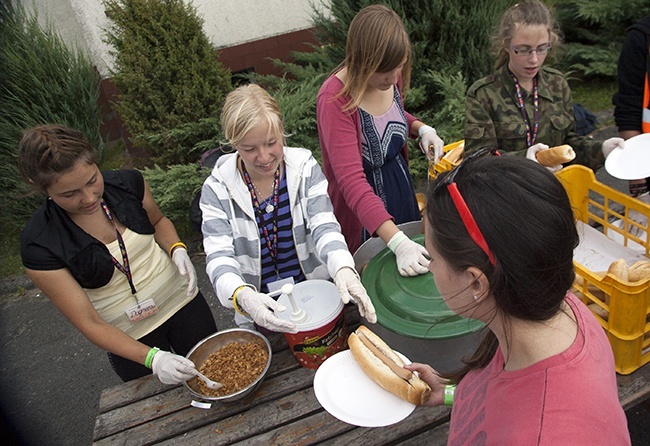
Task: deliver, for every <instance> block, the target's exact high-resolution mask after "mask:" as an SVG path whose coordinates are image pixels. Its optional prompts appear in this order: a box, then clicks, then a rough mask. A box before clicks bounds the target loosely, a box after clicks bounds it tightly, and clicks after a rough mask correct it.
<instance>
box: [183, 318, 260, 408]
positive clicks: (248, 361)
mask: <svg viewBox="0 0 650 446" xmlns="http://www.w3.org/2000/svg"><path fill="white" fill-rule="evenodd" d="M187 358H188V359H190V360H191V361H192V362H194V365H195V366H196V368H197V369H198V370H199V371H200V372H201V373H203V374H204V375H205V376H207V377H208V378H210V379H212V380H214V381H218V382H220V383H221V384H222V385H223V387H222V388H221V389H218V390H212V389H208V388H207V386H206V385H205V383H204V382H203V381H202V380H200V379H198V378H196V377H195V378H192V379H190V380H188V381H186V382H184V383H183V384H184V385H185V387H186V388H187V390H189V391H190V393H191V394H192V395H193V396H194V397H195V398H199V399H202V400H206V401H223V402H227V401H236V400H239V399H241V398H244V397H245V396H248V395H249V394H251V393H252V392H254V391H255V389H257V388H258V387H259V385H260V384H261V383H262V381H263V380H264V377H265V376H266V372H267V371H268V370H269V366H270V365H271V344H270V343H269V340H268V339H267V338H266V337H265V336H264V335H263V334H261V333H258V332H256V331H253V330H248V329H245V328H232V329H229V330H223V331H219V332H217V333H215V334H213V335H210V336H208V337H207V338H205V339H203V340H202V341H200V342H199V343H198V344H196V345H195V346H194V347H193V348H192V350H190V352H189V353H188V354H187Z"/></svg>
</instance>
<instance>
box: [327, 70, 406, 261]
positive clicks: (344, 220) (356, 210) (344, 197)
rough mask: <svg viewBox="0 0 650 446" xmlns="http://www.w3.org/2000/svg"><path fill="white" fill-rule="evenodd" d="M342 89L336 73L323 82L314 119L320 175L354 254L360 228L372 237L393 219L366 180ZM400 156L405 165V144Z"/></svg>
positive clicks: (357, 127)
mask: <svg viewBox="0 0 650 446" xmlns="http://www.w3.org/2000/svg"><path fill="white" fill-rule="evenodd" d="M398 88H399V85H398ZM342 89H343V82H341V80H340V79H339V78H337V77H336V75H335V74H332V75H331V76H330V77H329V78H328V79H327V80H326V81H325V82H324V83H323V85H322V87H321V89H320V91H319V92H318V99H317V102H316V118H317V123H318V137H319V139H320V146H321V152H322V154H323V173H324V174H325V177H327V181H328V182H329V184H328V188H327V192H328V194H329V196H330V199H331V200H332V205H333V206H334V214H335V215H336V219H337V220H338V221H339V223H340V224H341V231H342V232H343V235H344V236H345V240H346V241H347V244H348V248H349V249H350V252H352V253H354V252H355V251H356V250H357V248H359V246H360V245H361V231H362V229H363V228H365V229H366V230H367V231H368V232H369V233H370V234H373V235H374V234H375V232H376V231H377V228H379V226H380V225H381V224H382V223H383V222H385V221H386V220H392V219H393V217H392V216H391V215H390V214H389V213H388V212H387V211H386V209H385V208H384V204H383V202H382V200H381V198H379V197H378V196H377V195H376V194H375V192H374V191H373V189H372V187H371V186H370V184H369V183H368V180H367V179H366V174H365V173H364V171H363V162H362V159H361V121H360V118H359V110H358V109H352V110H350V111H347V112H346V111H343V108H344V107H345V105H346V104H347V103H348V101H349V100H350V98H349V97H348V96H338V97H337V95H338V94H339V92H340V91H341V90H342ZM406 119H407V129H410V128H411V124H413V122H414V121H416V119H417V118H415V117H414V116H413V115H411V114H409V113H406ZM409 133H410V132H409ZM402 156H403V157H404V159H405V160H406V162H407V163H408V145H407V144H405V145H404V148H403V149H402Z"/></svg>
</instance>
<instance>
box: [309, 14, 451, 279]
mask: <svg viewBox="0 0 650 446" xmlns="http://www.w3.org/2000/svg"><path fill="white" fill-rule="evenodd" d="M410 73H411V43H410V40H409V37H408V34H407V32H406V28H405V27H404V24H403V22H402V20H401V19H400V17H399V16H398V15H397V14H396V13H395V12H394V11H393V10H391V9H390V8H387V7H386V6H383V5H371V6H368V7H366V8H364V9H362V10H361V11H360V12H359V13H358V14H357V15H356V16H355V17H354V19H353V20H352V22H351V23H350V27H349V29H348V36H347V46H346V58H345V61H344V63H343V64H342V66H341V67H339V69H338V70H337V71H336V72H335V73H334V74H332V75H331V76H330V77H329V78H328V79H327V80H326V81H325V83H324V84H323V86H322V87H321V90H320V92H319V94H318V100H317V108H316V115H317V121H318V134H319V139H320V144H321V150H322V153H323V172H324V173H325V176H326V177H327V179H328V182H329V187H328V193H329V195H330V198H331V199H332V204H333V205H334V213H335V215H336V217H337V220H338V221H339V222H340V223H341V227H342V232H343V235H344V236H345V238H346V241H347V243H348V247H349V249H350V251H351V252H355V251H356V249H357V248H358V247H359V246H360V245H361V243H362V242H363V241H365V240H366V239H368V238H369V237H371V236H375V235H377V236H379V237H381V239H382V240H383V241H384V242H386V244H387V245H388V247H389V248H391V250H392V251H393V252H394V253H395V255H396V260H397V266H398V270H399V272H400V274H402V275H410V276H414V275H417V274H423V273H426V272H427V268H426V265H427V262H428V260H427V257H426V256H427V253H426V250H425V249H424V247H423V246H421V245H419V244H417V243H415V242H413V241H412V240H410V239H409V238H408V237H407V236H406V235H405V234H404V233H403V232H402V231H400V230H399V229H398V228H397V225H398V224H400V223H406V222H409V221H415V220H420V212H419V209H418V205H417V201H416V199H415V192H414V187H413V180H412V178H411V175H410V172H409V170H408V151H407V140H408V138H409V137H417V136H418V135H419V136H420V138H421V147H426V148H428V147H431V149H430V150H429V149H427V153H429V152H430V153H429V155H428V156H430V157H431V158H433V159H434V160H437V158H438V157H439V156H440V155H441V154H442V151H443V141H442V140H441V139H440V138H439V137H438V136H437V134H436V131H435V129H433V128H432V127H429V126H426V125H424V123H423V122H422V121H419V120H418V119H416V118H415V117H414V116H412V115H411V114H409V113H408V112H406V111H405V110H404V103H403V98H402V92H401V87H402V86H404V87H405V88H407V87H408V83H409V80H410Z"/></svg>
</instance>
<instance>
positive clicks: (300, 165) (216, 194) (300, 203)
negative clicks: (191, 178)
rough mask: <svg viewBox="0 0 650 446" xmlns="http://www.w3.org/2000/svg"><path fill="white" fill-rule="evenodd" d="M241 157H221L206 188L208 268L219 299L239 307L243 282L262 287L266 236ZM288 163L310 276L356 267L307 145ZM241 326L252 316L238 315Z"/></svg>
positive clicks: (288, 152)
mask: <svg viewBox="0 0 650 446" xmlns="http://www.w3.org/2000/svg"><path fill="white" fill-rule="evenodd" d="M238 158H239V157H238V155H237V154H236V153H231V154H228V155H223V156H221V157H220V158H219V159H218V160H217V163H216V165H215V166H214V168H213V170H212V173H211V174H210V176H209V177H208V178H207V179H206V180H205V183H204V184H203V189H202V191H201V211H202V213H203V223H202V226H201V230H202V232H203V249H204V250H205V253H206V262H205V263H206V272H207V274H208V277H209V278H210V282H211V283H212V286H213V287H214V289H215V292H216V294H217V297H218V298H219V301H220V302H221V304H222V305H223V306H225V307H226V308H234V307H233V303H232V300H231V297H232V294H233V292H234V291H235V290H236V289H237V287H239V286H241V285H243V284H249V285H253V286H254V287H255V288H256V289H259V288H260V284H261V270H262V262H261V259H260V237H259V231H258V227H257V223H256V221H255V213H254V210H253V204H252V202H251V198H250V194H249V191H248V188H247V186H246V183H245V182H244V180H243V179H242V178H241V175H240V174H239V172H238V171H237V160H238ZM284 162H285V169H286V176H287V188H288V191H289V202H290V206H291V217H292V220H293V226H292V233H293V239H294V243H295V245H296V252H297V253H298V259H299V261H300V266H301V268H302V270H303V272H304V274H305V277H306V278H307V279H329V278H330V277H334V275H335V274H336V272H337V271H338V270H339V269H340V268H342V267H345V266H348V267H351V268H353V269H354V260H353V258H352V254H350V251H349V250H348V248H347V244H346V243H345V238H344V237H343V234H341V226H340V225H339V223H338V221H337V220H336V217H335V216H334V211H333V208H332V203H331V201H330V198H329V196H328V195H327V180H326V179H325V175H323V172H322V170H321V168H320V166H319V165H318V162H317V161H316V159H315V158H314V157H313V156H312V154H311V152H310V151H309V150H307V149H301V148H295V147H285V148H284ZM235 322H236V323H237V324H238V325H241V324H242V323H245V322H251V320H250V319H247V318H244V316H242V315H240V314H238V313H236V314H235Z"/></svg>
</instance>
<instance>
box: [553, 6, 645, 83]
mask: <svg viewBox="0 0 650 446" xmlns="http://www.w3.org/2000/svg"><path fill="white" fill-rule="evenodd" d="M554 3H555V4H556V8H555V11H556V14H557V18H558V21H559V23H560V27H561V29H562V31H563V33H564V37H565V44H564V45H563V47H562V49H561V51H562V59H561V60H560V61H559V64H558V66H559V68H561V69H563V70H564V71H571V72H572V74H573V75H575V76H578V77H581V78H583V79H584V78H594V77H600V78H608V79H609V80H615V79H616V63H617V61H618V57H619V54H620V51H621V45H622V43H623V39H624V38H625V30H626V28H627V27H628V26H630V25H632V24H634V23H636V22H637V21H638V20H639V19H641V18H642V17H644V16H646V15H648V14H650V2H648V0H561V1H555V2H554Z"/></svg>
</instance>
